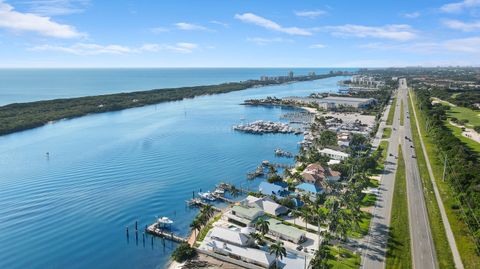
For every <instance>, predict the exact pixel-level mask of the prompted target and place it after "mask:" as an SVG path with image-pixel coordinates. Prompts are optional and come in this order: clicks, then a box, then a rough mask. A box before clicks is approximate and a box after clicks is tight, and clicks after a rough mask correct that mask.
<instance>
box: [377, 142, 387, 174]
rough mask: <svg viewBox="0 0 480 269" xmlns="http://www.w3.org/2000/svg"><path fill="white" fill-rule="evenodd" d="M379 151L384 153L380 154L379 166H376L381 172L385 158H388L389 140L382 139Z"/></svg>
mask: <svg viewBox="0 0 480 269" xmlns="http://www.w3.org/2000/svg"><path fill="white" fill-rule="evenodd" d="M377 151H378V152H381V154H382V155H380V158H379V159H378V162H377V167H376V168H375V170H376V173H377V174H381V173H382V172H383V168H384V163H385V160H386V159H387V154H388V141H380V144H379V145H378V148H377Z"/></svg>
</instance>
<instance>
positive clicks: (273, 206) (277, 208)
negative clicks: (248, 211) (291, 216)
mask: <svg viewBox="0 0 480 269" xmlns="http://www.w3.org/2000/svg"><path fill="white" fill-rule="evenodd" d="M245 203H246V204H247V205H248V206H250V207H258V208H260V209H262V210H263V211H264V212H265V213H267V214H270V215H274V216H279V215H283V214H286V213H287V212H288V208H286V207H284V206H283V205H280V204H278V203H276V202H275V201H273V200H272V199H271V198H270V197H263V198H258V197H255V196H251V195H249V196H247V198H245Z"/></svg>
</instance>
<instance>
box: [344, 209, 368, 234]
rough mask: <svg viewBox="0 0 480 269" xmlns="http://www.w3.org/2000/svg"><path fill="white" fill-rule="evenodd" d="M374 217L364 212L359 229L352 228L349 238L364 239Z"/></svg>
mask: <svg viewBox="0 0 480 269" xmlns="http://www.w3.org/2000/svg"><path fill="white" fill-rule="evenodd" d="M372 217H373V216H372V214H370V213H368V212H362V216H361V221H360V223H359V224H358V226H359V227H358V228H352V230H350V231H348V236H349V237H352V238H362V237H364V236H365V235H367V234H368V229H369V228H370V221H371V220H372Z"/></svg>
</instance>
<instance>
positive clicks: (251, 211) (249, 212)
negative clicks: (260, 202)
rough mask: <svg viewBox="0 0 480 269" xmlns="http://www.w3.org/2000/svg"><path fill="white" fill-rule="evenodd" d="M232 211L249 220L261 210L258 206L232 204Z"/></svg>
mask: <svg viewBox="0 0 480 269" xmlns="http://www.w3.org/2000/svg"><path fill="white" fill-rule="evenodd" d="M232 211H234V212H235V213H238V214H239V215H241V217H246V218H248V219H250V220H253V219H254V218H256V217H257V215H258V213H261V212H262V210H261V209H259V208H258V207H247V206H240V205H234V206H233V207H232Z"/></svg>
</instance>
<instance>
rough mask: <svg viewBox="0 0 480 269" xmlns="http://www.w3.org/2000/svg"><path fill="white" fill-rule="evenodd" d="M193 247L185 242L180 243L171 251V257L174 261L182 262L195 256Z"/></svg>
mask: <svg viewBox="0 0 480 269" xmlns="http://www.w3.org/2000/svg"><path fill="white" fill-rule="evenodd" d="M195 254H196V252H195V249H193V248H192V247H190V245H189V244H187V243H181V244H180V245H178V247H177V248H176V249H175V250H174V251H173V253H172V259H173V260H174V261H176V262H184V261H186V260H188V259H191V258H193V257H194V256H195Z"/></svg>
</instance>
